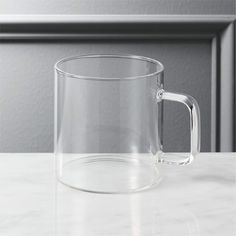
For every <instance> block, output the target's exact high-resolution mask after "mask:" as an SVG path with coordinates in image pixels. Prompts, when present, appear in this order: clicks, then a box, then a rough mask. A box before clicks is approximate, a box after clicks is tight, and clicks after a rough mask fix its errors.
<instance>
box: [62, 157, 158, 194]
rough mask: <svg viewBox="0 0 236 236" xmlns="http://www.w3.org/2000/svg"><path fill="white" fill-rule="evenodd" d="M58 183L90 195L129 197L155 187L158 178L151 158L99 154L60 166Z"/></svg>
mask: <svg viewBox="0 0 236 236" xmlns="http://www.w3.org/2000/svg"><path fill="white" fill-rule="evenodd" d="M58 180H59V181H60V182H62V183H63V184H65V185H67V186H69V187H72V188H75V189H79V190H82V191H87V192H94V193H131V192H137V191H141V190H145V189H149V188H151V187H154V186H156V185H157V184H158V183H159V182H160V180H161V175H160V172H159V170H158V168H157V165H156V164H155V163H154V161H153V156H151V155H148V156H146V155H138V156H137V155H136V156H134V157H133V156H132V155H131V156H128V155H123V154H120V155H114V154H100V155H94V156H84V157H82V158H81V157H80V158H75V159H73V160H71V161H68V162H67V163H65V164H64V165H62V167H61V170H60V175H59V176H58Z"/></svg>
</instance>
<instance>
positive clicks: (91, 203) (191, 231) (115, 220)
mask: <svg viewBox="0 0 236 236" xmlns="http://www.w3.org/2000/svg"><path fill="white" fill-rule="evenodd" d="M53 158H54V157H53V155H52V154H1V155H0V235H1V236H15V235H17V236H21V235H22V236H39V235H40V236H42V235H44V236H108V235H109V236H111V235H112V236H121V235H122V236H124V235H125V236H172V235H177V236H178V235H180V236H185V235H186V236H212V235H214V236H234V235H236V153H227V154H225V153H218V154H216V153H211V154H210V153H204V154H200V155H199V156H198V157H197V158H196V160H195V161H194V162H193V164H191V165H188V166H179V167H177V166H167V165H160V171H161V173H162V176H163V180H162V182H161V183H160V184H159V186H157V187H156V188H154V189H152V190H148V191H144V192H140V193H134V194H122V195H119V194H118V195H106V194H92V193H86V192H81V191H78V190H74V189H70V188H68V187H66V186H64V185H62V184H60V183H58V182H57V181H55V173H54V160H53Z"/></svg>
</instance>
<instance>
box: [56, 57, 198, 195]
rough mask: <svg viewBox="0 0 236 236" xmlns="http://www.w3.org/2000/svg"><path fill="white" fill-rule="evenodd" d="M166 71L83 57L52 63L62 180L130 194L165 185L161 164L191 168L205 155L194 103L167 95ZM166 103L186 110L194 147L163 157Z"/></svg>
mask: <svg viewBox="0 0 236 236" xmlns="http://www.w3.org/2000/svg"><path fill="white" fill-rule="evenodd" d="M163 73H164V67H163V65H162V64H161V63H160V62H158V61H157V60H154V59H151V58H146V57H142V56H133V55H84V56H78V57H70V58H65V59H62V60H61V61H59V62H57V63H56V65H55V138H54V139H55V140H54V142H55V156H56V164H57V178H58V179H59V181H61V182H62V183H64V184H66V185H68V186H70V187H72V188H76V189H80V190H84V191H90V192H98V193H128V192H134V191H139V190H143V189H147V188H150V187H153V186H155V185H157V184H158V183H159V181H160V172H159V168H158V165H159V164H158V163H162V162H163V163H168V164H176V165H184V164H188V163H190V162H191V161H192V160H193V158H194V157H195V155H196V154H197V153H198V152H199V149H200V113H199V108H198V105H197V102H196V101H195V100H194V99H193V98H192V97H191V96H187V95H183V94H176V93H170V92H166V91H164V89H163ZM163 100H171V101H176V102H180V103H183V104H184V105H186V106H187V108H188V109H189V114H190V132H191V147H190V149H191V150H190V153H189V154H188V155H187V156H185V157H183V156H176V155H171V154H168V153H163V151H162V129H163V113H162V110H163V107H162V103H163V102H162V101H163Z"/></svg>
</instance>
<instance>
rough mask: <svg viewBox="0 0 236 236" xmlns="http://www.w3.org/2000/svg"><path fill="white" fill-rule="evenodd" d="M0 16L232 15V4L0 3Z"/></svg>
mask: <svg viewBox="0 0 236 236" xmlns="http://www.w3.org/2000/svg"><path fill="white" fill-rule="evenodd" d="M0 14H235V0H50V1H49V0H38V1H32V0H17V1H16V0H1V1H0Z"/></svg>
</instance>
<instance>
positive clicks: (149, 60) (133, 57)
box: [54, 54, 164, 81]
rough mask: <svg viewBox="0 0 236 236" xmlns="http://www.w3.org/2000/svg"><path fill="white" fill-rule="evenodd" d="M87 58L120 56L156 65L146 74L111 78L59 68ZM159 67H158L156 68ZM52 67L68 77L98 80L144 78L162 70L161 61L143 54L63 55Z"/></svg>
mask: <svg viewBox="0 0 236 236" xmlns="http://www.w3.org/2000/svg"><path fill="white" fill-rule="evenodd" d="M89 58H97V59H98V58H107V59H109V58H120V59H130V60H139V61H144V62H148V63H153V64H155V65H156V66H157V69H156V71H155V72H153V73H149V74H146V75H140V76H127V77H113V78H104V77H97V76H84V75H77V74H73V73H69V72H67V71H66V70H63V69H60V66H61V65H62V64H63V63H66V62H69V61H73V60H79V59H89ZM158 67H160V69H158ZM54 69H55V70H56V71H57V72H59V73H62V74H64V75H66V76H67V78H68V77H70V78H74V79H85V80H100V81H113V80H131V79H144V78H147V77H153V76H155V75H158V74H160V73H161V72H163V71H164V66H163V64H162V63H161V62H159V61H158V60H155V59H152V58H149V57H144V56H138V55H132V54H86V55H80V56H71V57H65V58H63V59H61V60H59V61H58V62H56V64H55V66H54Z"/></svg>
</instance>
